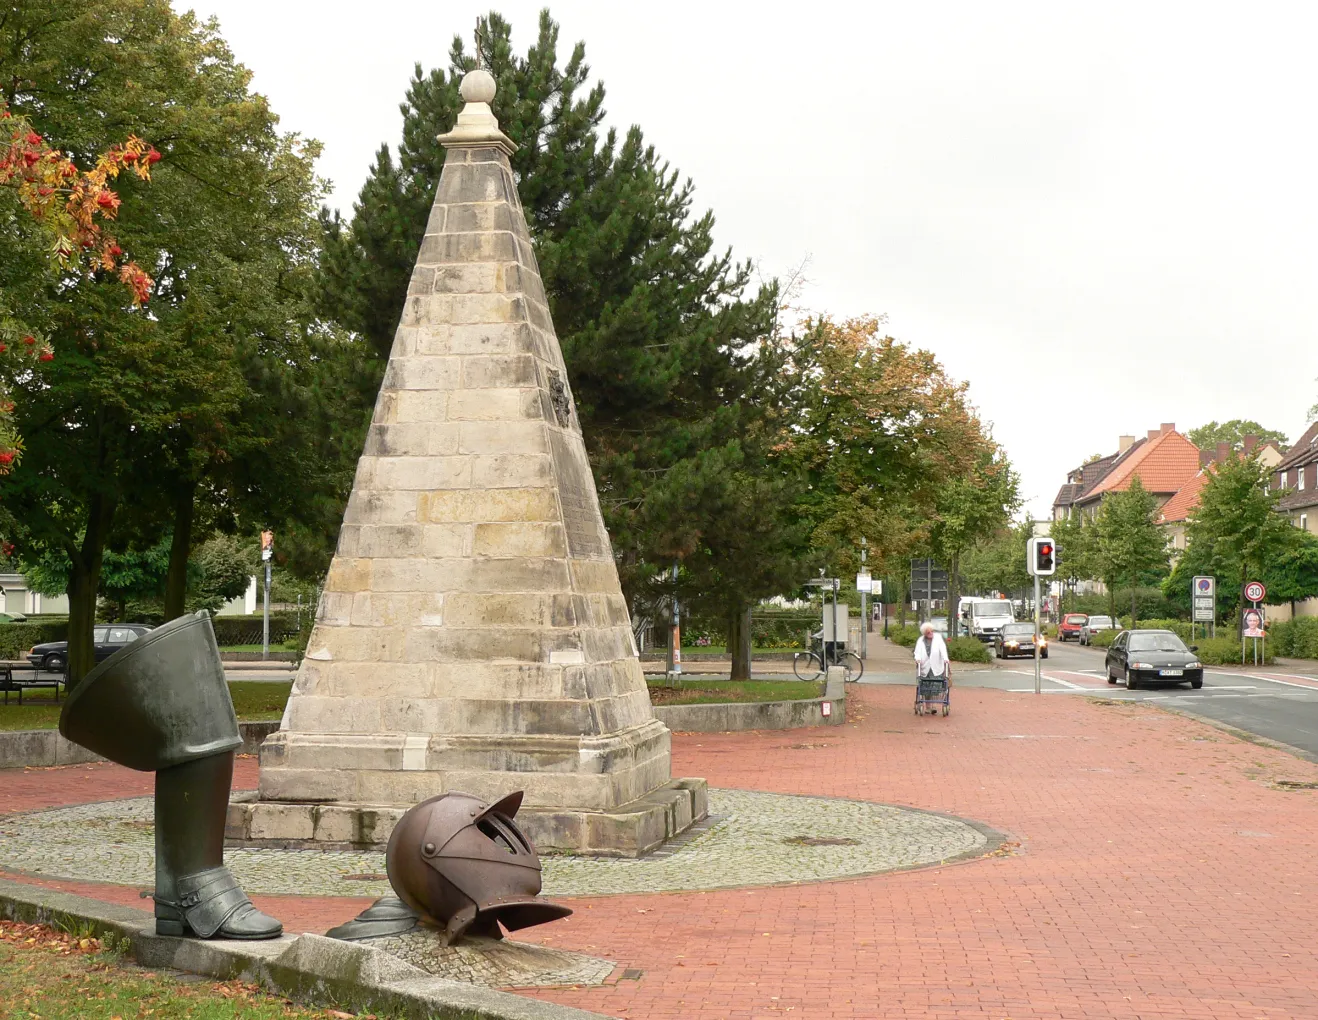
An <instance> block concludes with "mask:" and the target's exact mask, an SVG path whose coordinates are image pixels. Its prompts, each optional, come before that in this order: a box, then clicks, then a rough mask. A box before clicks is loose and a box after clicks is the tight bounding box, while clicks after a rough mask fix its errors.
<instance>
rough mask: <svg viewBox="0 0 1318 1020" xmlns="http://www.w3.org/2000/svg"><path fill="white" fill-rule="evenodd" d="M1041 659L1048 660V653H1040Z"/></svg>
mask: <svg viewBox="0 0 1318 1020" xmlns="http://www.w3.org/2000/svg"><path fill="white" fill-rule="evenodd" d="M1039 658H1041V659H1046V658H1048V653H1047V652H1040V653H1039Z"/></svg>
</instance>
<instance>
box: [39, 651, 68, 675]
mask: <svg viewBox="0 0 1318 1020" xmlns="http://www.w3.org/2000/svg"><path fill="white" fill-rule="evenodd" d="M41 668H42V669H44V670H45V671H46V672H48V673H63V672H64V657H63V656H60V655H47V656H46V659H45V661H44V662H42V664H41Z"/></svg>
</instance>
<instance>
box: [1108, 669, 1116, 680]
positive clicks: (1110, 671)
mask: <svg viewBox="0 0 1318 1020" xmlns="http://www.w3.org/2000/svg"><path fill="white" fill-rule="evenodd" d="M1107 682H1108V683H1110V684H1115V683H1116V682H1117V675H1116V674H1115V673H1113V672H1112V670H1110V669H1109V670H1108V671H1107Z"/></svg>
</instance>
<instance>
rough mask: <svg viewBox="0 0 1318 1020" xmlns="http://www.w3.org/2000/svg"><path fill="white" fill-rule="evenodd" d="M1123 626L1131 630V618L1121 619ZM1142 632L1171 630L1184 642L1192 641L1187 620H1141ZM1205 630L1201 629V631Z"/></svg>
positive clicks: (1140, 627) (1124, 617)
mask: <svg viewBox="0 0 1318 1020" xmlns="http://www.w3.org/2000/svg"><path fill="white" fill-rule="evenodd" d="M1121 626H1122V627H1125V628H1126V629H1127V630H1129V629H1130V617H1129V616H1123V617H1122V618H1121ZM1139 629H1140V630H1169V631H1171V632H1172V633H1173V634H1175V635H1176V636H1177V637H1178V638H1180V639H1181V640H1182V641H1189V640H1190V624H1189V623H1188V622H1186V621H1185V620H1166V619H1164V620H1140V621H1139ZM1202 629H1203V628H1202V627H1201V628H1200V630H1202Z"/></svg>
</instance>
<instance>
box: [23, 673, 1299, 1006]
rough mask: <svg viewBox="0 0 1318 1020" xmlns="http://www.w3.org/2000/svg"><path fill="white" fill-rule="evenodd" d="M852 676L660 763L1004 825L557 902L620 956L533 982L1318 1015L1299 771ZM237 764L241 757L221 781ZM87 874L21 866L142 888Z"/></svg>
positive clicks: (523, 935) (569, 994)
mask: <svg viewBox="0 0 1318 1020" xmlns="http://www.w3.org/2000/svg"><path fill="white" fill-rule="evenodd" d="M849 693H850V694H851V697H852V700H851V701H850V703H849V706H848V722H847V724H846V725H845V726H842V727H836V728H829V729H826V730H823V729H821V730H797V731H791V732H752V733H736V734H678V735H676V736H675V737H674V741H673V750H674V771H676V772H679V773H681V774H684V775H701V776H705V777H706V778H708V780H709V782H710V785H711V786H712V787H714V788H716V789H717V790H719V791H727V793H721V794H718V795H716V796H724V797H726V798H728V800H727V801H726V802H725V803H724V804H723V805H722V806H720V807H716V810H715V813H716V814H724V815H726V814H728V813H729V811H728V806H727V805H728V804H731V803H734V802H735V799H736V793H735V791H758V792H762V793H773V794H782V795H789V799H790V798H791V797H804V798H841V800H840V801H837V802H833V803H840V804H844V805H845V804H852V803H854V802H862V803H869V804H875V805H891V806H894V807H902V806H909V807H911V808H917V809H921V810H922V811H925V810H927V811H933V812H936V813H937V814H934V815H930V816H925V817H929V818H933V819H943V818H949V819H953V820H954V819H967V820H972V821H974V822H976V823H978V825H980V826H986V827H990V828H992V829H995V830H998V831H999V832H1001V833H1004V834H1005V843H1004V844H998V845H995V846H994V847H993V848H992V849H987V848H986V849H984V850H982V851H980V852H978V853H972V854H970V855H969V856H968V857H966V858H964V859H963V860H961V861H958V862H956V863H953V864H950V865H939V864H933V865H931V866H928V867H924V868H919V869H914V870H900V871H892V872H888V873H884V874H876V875H870V876H866V877H859V878H844V879H834V880H828V881H813V882H806V883H804V884H787V885H771V886H766V885H750V884H749V883H748V884H747V885H746V886H745V887H742V888H732V889H709V890H704V891H695V892H650V893H626V894H618V895H595V896H589V897H585V896H563V897H562V899H563V901H564V902H566V903H567V904H568V905H570V906H572V907H573V908H574V910H575V911H576V912H575V913H574V914H573V916H572V917H570V918H567V919H566V920H564V921H560V922H556V923H554V924H552V925H546V926H543V927H540V928H536V929H530V930H527V931H523V932H520V933H519V934H518V938H519V940H521V941H524V942H529V943H536V944H540V945H544V946H548V947H553V948H557V949H563V950H569V951H572V952H575V953H581V954H585V955H587V956H590V957H593V958H597V959H604V960H610V961H613V962H614V963H615V965H616V967H615V970H614V972H613V974H612V975H611V976H610V977H608V978H607V979H605V980H604V981H603V983H601V984H599V985H587V984H582V985H580V986H578V987H576V988H573V987H559V988H537V989H528V990H526V994H531V995H535V996H538V997H541V998H546V999H551V1000H553V1001H556V1002H561V1003H566V1004H570V1005H574V1006H579V1007H582V1008H585V1009H589V1010H593V1011H596V1012H599V1013H602V1014H605V1015H608V1016H615V1017H630V1018H661V1017H672V1018H676V1017H699V1018H723V1017H728V1018H737V1020H750V1018H771V1017H772V1018H780V1017H808V1018H813V1017H829V1018H833V1017H850V1018H875V1017H884V1018H887V1017H936V1018H943V1017H947V1018H950V1017H984V1018H992V1020H1003V1018H1011V1020H1025V1018H1056V1017H1066V1018H1072V1017H1075V1018H1079V1017H1086V1018H1089V1017H1092V1018H1098V1017H1103V1018H1110V1017H1112V1018H1136V1017H1138V1018H1152V1017H1158V1018H1169V1017H1187V1018H1196V1020H1198V1018H1206V1017H1214V1018H1216V1017H1230V1018H1248V1020H1253V1018H1259V1017H1267V1018H1270V1020H1271V1018H1283V1017H1285V1018H1292V1017H1318V949H1316V948H1315V946H1314V942H1313V937H1312V936H1313V931H1314V922H1313V913H1312V904H1313V903H1314V902H1315V901H1318V869H1315V868H1314V867H1313V866H1312V861H1313V858H1314V854H1315V851H1318V790H1314V789H1309V788H1305V784H1312V783H1315V782H1318V766H1316V765H1314V764H1312V763H1310V762H1307V761H1304V760H1301V759H1299V758H1296V757H1295V756H1293V755H1290V754H1287V753H1284V752H1282V751H1280V750H1275V749H1272V748H1267V747H1261V746H1258V745H1255V744H1251V743H1247V742H1245V741H1242V740H1239V739H1237V738H1236V737H1234V736H1232V735H1230V734H1227V733H1224V732H1222V731H1220V730H1218V729H1214V728H1211V727H1209V726H1208V725H1206V724H1204V723H1201V722H1198V721H1195V720H1193V719H1189V718H1186V717H1184V716H1181V715H1175V714H1171V713H1169V712H1165V711H1162V710H1160V709H1159V708H1157V707H1156V706H1155V705H1153V704H1149V703H1139V702H1126V701H1119V700H1116V699H1108V698H1096V697H1036V696H1034V695H1033V694H1029V693H1023V692H1011V691H1004V690H994V689H987V688H970V687H962V688H959V689H957V690H954V692H953V712H952V715H951V716H950V717H948V718H946V719H944V718H942V717H936V718H920V719H917V718H916V717H914V716H913V715H912V713H911V706H910V701H911V689H910V688H909V687H903V686H897V685H895V684H893V685H888V684H884V685H875V686H867V685H864V684H862V685H859V687H858V689H857V688H853V690H852V691H851V692H849ZM255 779H256V776H255V762H254V761H252V760H250V759H244V760H242V761H240V762H239V768H238V771H237V777H236V785H237V786H240V787H243V788H251V787H252V786H253V785H254V783H255ZM150 782H151V777H150V776H149V775H141V774H137V773H132V772H128V771H126V770H124V769H121V768H118V767H116V766H112V765H104V764H101V765H91V766H76V767H69V768H63V769H45V770H23V771H15V772H12V773H9V774H7V775H5V776H4V782H3V784H0V814H5V813H13V812H19V811H24V812H27V811H47V810H49V809H63V808H67V807H70V806H73V805H76V804H86V803H92V802H98V803H99V802H106V801H112V800H115V799H123V800H128V799H133V798H141V797H143V796H144V795H146V794H148V793H149V791H150ZM751 799H753V798H751ZM774 802H778V801H774ZM800 803H803V804H809V803H813V801H810V800H802V801H800ZM824 803H829V802H828V801H824ZM97 810H98V811H103V809H100V808H98V809H97ZM848 810H850V809H848ZM48 817H49V816H48ZM876 817H878V816H876ZM126 820H128V821H133V820H134V818H128V819H126ZM16 822H17V823H18V824H17V825H16V824H15V823H16ZM715 824H717V822H716V823H715ZM799 824H800V820H799V819H791V820H785V821H784V824H783V828H782V829H781V830H779V831H777V832H772V831H770V832H768V833H766V832H765V831H764V830H760V831H759V832H758V838H760V839H763V840H765V842H767V843H769V844H770V845H772V846H774V848H775V850H776V849H777V847H781V849H782V852H783V853H784V854H788V853H792V852H795V850H794V849H793V847H792V845H791V844H783V843H782V840H783V839H785V838H789V837H791V836H794V835H799V834H800V833H799V832H798V828H797V827H798V826H799ZM972 829H973V831H975V832H977V833H978V832H981V830H980V829H979V828H974V827H972ZM0 830H3V831H5V832H7V833H8V832H15V831H17V832H23V831H25V827H24V825H23V823H22V820H21V819H15V818H13V817H9V818H6V819H4V820H3V821H0ZM124 831H127V832H140V831H141V827H140V826H137V827H133V826H128V827H125V830H124ZM707 831H714V830H713V828H712V827H711V829H710V830H707ZM827 831H828V832H829V834H832V833H833V832H834V831H835V830H833V829H829V830H827ZM852 835H853V837H854V834H852ZM700 838H701V837H700V835H699V834H697V836H695V837H693V841H692V844H691V846H689V847H687V848H686V849H684V850H679V851H678V852H677V854H675V855H674V857H673V858H670V859H678V858H679V857H680V855H681V854H682V853H685V852H687V851H688V850H691V849H698V843H699V839H700ZM843 838H846V837H845V836H844V837H843ZM775 840H776V841H777V842H776V843H775ZM986 846H987V845H986ZM820 849H822V850H824V851H826V852H828V853H836V854H838V855H839V856H841V855H843V854H844V853H845V852H847V851H848V850H850V849H854V848H853V847H848V846H847V845H841V846H833V847H828V846H824V847H821V848H820ZM556 863H557V862H551V872H550V874H551V882H552V881H553V880H554V879H553V877H552V875H553V873H552V868H553V866H554V864H556ZM661 864H662V862H661ZM51 866H54V867H57V865H47V867H51ZM98 877H99V878H104V877H106V876H105V875H104V874H98V873H97V872H95V871H89V873H88V874H86V875H85V876H83V878H82V880H81V881H78V880H71V879H58V878H47V879H35V878H31V877H29V878H27V879H26V880H28V881H36V882H40V883H41V884H43V885H49V886H54V887H58V888H63V889H68V890H70V891H76V892H81V893H83V894H84V895H92V896H98V897H100V898H102V899H105V900H109V901H111V902H116V903H122V904H131V905H135V906H139V905H140V902H139V901H138V899H137V892H138V888H139V887H138V886H132V885H112V884H103V883H99V882H97V881H95V880H96V879H97V878H98ZM807 877H808V876H807ZM254 899H255V901H256V902H257V904H258V906H260V907H262V909H266V910H269V911H271V912H273V913H275V914H277V915H278V916H279V917H281V918H282V919H283V920H284V921H285V923H286V925H287V926H288V928H289V930H291V931H324V930H325V929H326V928H328V927H329V926H331V925H332V924H335V923H338V922H340V921H342V920H344V919H346V918H348V917H351V916H352V915H353V914H354V913H356V912H357V911H358V910H360V909H361V907H362V906H364V905H365V904H366V903H367V902H369V895H368V896H365V897H363V896H361V895H357V896H337V897H331V896H293V895H271V894H269V893H265V894H261V893H258V894H257V895H256V896H255V897H254Z"/></svg>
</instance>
